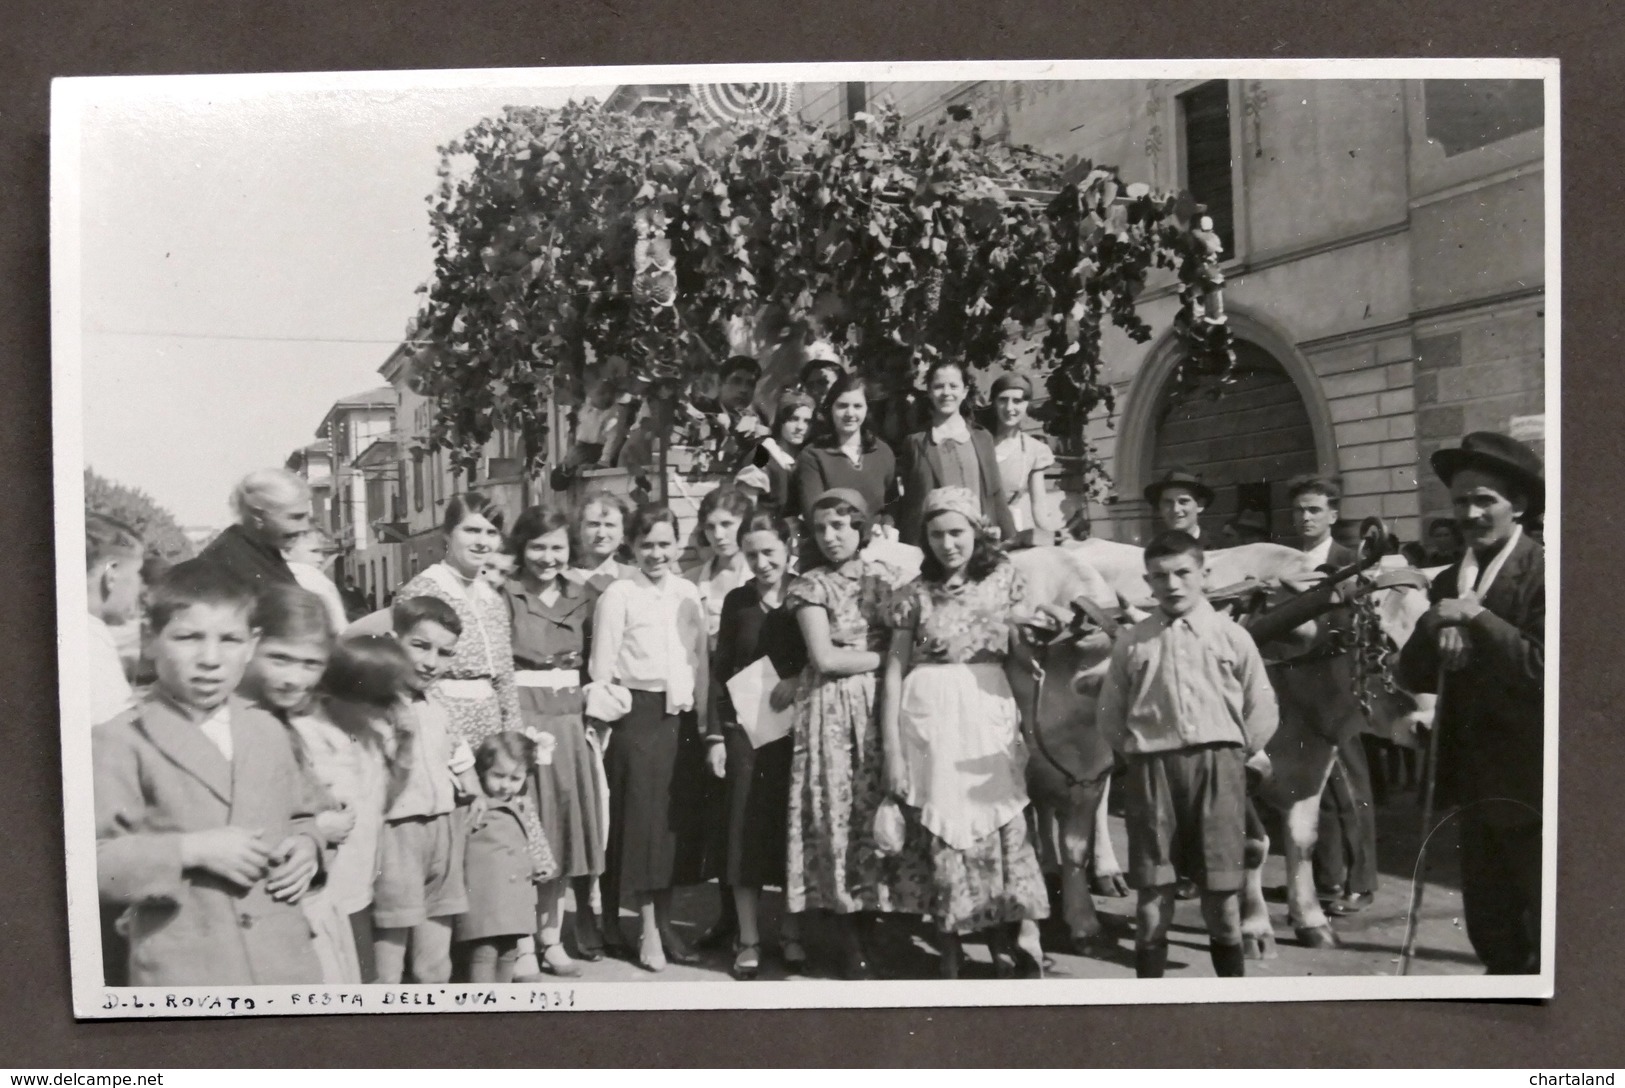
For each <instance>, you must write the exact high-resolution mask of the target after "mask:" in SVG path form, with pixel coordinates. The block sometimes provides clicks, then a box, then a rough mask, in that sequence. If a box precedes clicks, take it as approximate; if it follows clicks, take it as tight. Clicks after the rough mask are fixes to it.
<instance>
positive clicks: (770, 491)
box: [736, 389, 818, 514]
mask: <svg viewBox="0 0 1625 1088" xmlns="http://www.w3.org/2000/svg"><path fill="white" fill-rule="evenodd" d="M817 410H818V406H817V404H815V403H814V402H813V399H812V397H811V396H810V395H808V394H807V393H803V392H802V391H801V390H799V389H787V390H785V391H784V392H783V393H781V394H779V401H778V405H777V406H776V407H775V408H774V411H773V433H772V435H770V436H769V437H767V438H764V439H762V440H761V441H760V442H758V443H757V444H756V446H755V448H754V449H752V450H751V452H750V457H749V460H748V461H747V463H746V465H745V467H744V468H742V469H741V470H740V472H739V474H738V476H737V477H736V479H738V480H739V482H740V483H746V482H747V480H748V477H747V473H749V472H750V470H751V469H756V470H759V471H760V473H761V475H762V476H763V477H765V478H766V482H767V487H766V489H765V490H762V489H761V488H760V487H759V486H758V488H757V489H758V490H762V495H761V498H762V500H763V501H765V502H771V503H772V504H773V505H774V507H775V508H777V509H779V510H783V511H785V512H786V513H788V514H797V513H799V512H800V510H801V498H800V495H799V494H798V493H797V488H796V458H797V457H799V456H800V455H801V451H802V449H803V448H804V447H805V446H806V444H807V435H808V433H809V432H810V431H811V429H812V420H813V414H814V413H815V412H816V411H817ZM756 482H757V483H758V484H759V482H760V481H756Z"/></svg>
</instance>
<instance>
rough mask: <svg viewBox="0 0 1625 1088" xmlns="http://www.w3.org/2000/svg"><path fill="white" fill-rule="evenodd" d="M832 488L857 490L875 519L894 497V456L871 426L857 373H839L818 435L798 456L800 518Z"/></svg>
mask: <svg viewBox="0 0 1625 1088" xmlns="http://www.w3.org/2000/svg"><path fill="white" fill-rule="evenodd" d="M832 488H847V489H849V490H852V491H856V492H857V493H858V494H859V495H861V496H863V501H864V504H865V507H866V509H868V510H869V511H870V512H871V515H872V516H876V517H878V515H879V514H880V512H881V510H882V509H884V508H885V507H887V506H889V505H890V504H891V502H892V501H893V500H894V499H896V497H897V458H896V457H895V456H893V454H892V450H891V447H890V446H888V445H886V443H885V442H883V441H881V440H880V439H879V438H877V437H875V433H874V431H873V430H872V429H871V428H870V425H869V395H868V393H866V392H865V391H864V386H863V379H862V378H859V377H858V376H857V375H855V374H843V375H841V376H840V377H839V378H837V379H835V384H834V385H832V386H830V389H829V395H828V396H826V397H825V398H824V404H823V407H822V409H821V411H820V415H819V419H818V427H817V433H816V434H814V436H813V437H812V439H810V440H809V441H808V443H807V446H806V448H805V449H803V450H802V451H801V455H800V456H799V457H797V458H796V490H797V491H798V492H800V495H801V509H800V511H799V512H800V514H801V515H802V517H803V519H804V520H805V519H807V518H809V517H810V515H811V514H812V504H813V502H814V501H815V500H816V499H817V498H818V497H819V496H820V495H822V494H824V493H825V492H827V491H829V490H830V489H832Z"/></svg>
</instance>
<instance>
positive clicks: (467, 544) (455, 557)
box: [446, 514, 502, 578]
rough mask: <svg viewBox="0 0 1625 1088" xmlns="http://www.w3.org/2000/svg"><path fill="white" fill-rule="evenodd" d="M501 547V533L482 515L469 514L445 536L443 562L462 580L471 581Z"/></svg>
mask: <svg viewBox="0 0 1625 1088" xmlns="http://www.w3.org/2000/svg"><path fill="white" fill-rule="evenodd" d="M501 547H502V532H501V530H499V529H498V528H497V527H496V526H495V525H493V524H491V522H490V521H489V520H488V519H487V518H486V517H485V515H484V514H469V515H468V516H467V517H465V518H463V520H462V521H461V522H459V523H458V524H457V527H456V528H454V529H453V530H452V531H451V532H449V533H447V534H446V562H447V563H449V564H451V566H452V567H453V568H455V569H456V571H457V573H459V574H461V575H462V576H463V577H464V578H473V577H474V576H475V575H477V574H479V573H480V572H481V571H483V570H484V569H485V568H486V566H487V565H488V564H489V563H490V561H491V557H492V556H493V555H495V554H496V553H497V552H498V551H499V550H500V549H501Z"/></svg>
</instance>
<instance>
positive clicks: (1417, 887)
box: [1399, 664, 1445, 975]
mask: <svg viewBox="0 0 1625 1088" xmlns="http://www.w3.org/2000/svg"><path fill="white" fill-rule="evenodd" d="M1444 681H1445V668H1444V665H1442V664H1441V665H1440V666H1439V682H1438V684H1437V685H1436V686H1435V690H1436V691H1437V692H1438V698H1436V699H1435V700H1434V703H1433V728H1432V729H1430V730H1428V755H1427V760H1428V765H1427V769H1426V771H1425V772H1424V773H1423V775H1422V844H1421V845H1420V846H1419V847H1417V850H1416V868H1415V869H1414V870H1413V871H1412V873H1411V909H1410V912H1409V913H1408V914H1406V916H1405V943H1404V944H1403V945H1402V946H1401V947H1400V950H1399V973H1400V974H1402V975H1408V974H1410V973H1411V957H1412V956H1413V955H1414V954H1415V952H1416V930H1417V928H1418V926H1420V925H1421V922H1422V893H1423V892H1424V891H1426V890H1427V875H1428V839H1430V838H1431V837H1432V835H1433V788H1434V783H1435V782H1436V781H1437V780H1438V777H1439V732H1440V730H1442V729H1443V728H1444V687H1445V684H1444Z"/></svg>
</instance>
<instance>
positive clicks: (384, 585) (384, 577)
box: [378, 556, 390, 608]
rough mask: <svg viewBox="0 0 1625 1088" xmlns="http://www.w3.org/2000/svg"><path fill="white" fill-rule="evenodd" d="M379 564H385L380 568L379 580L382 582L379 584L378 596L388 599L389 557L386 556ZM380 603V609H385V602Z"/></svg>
mask: <svg viewBox="0 0 1625 1088" xmlns="http://www.w3.org/2000/svg"><path fill="white" fill-rule="evenodd" d="M378 562H379V563H381V564H383V565H382V566H381V567H380V568H379V578H380V579H381V580H380V581H379V584H378V595H379V596H380V597H383V598H388V596H389V588H390V587H389V557H388V556H385V557H384V558H383V559H380V560H379V561H378ZM378 603H379V607H380V608H381V607H383V603H384V602H383V601H379V602H378Z"/></svg>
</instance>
